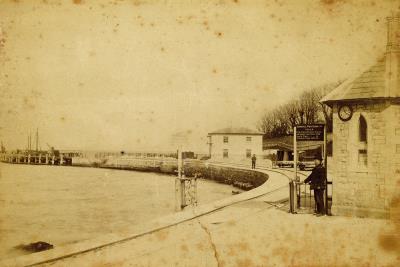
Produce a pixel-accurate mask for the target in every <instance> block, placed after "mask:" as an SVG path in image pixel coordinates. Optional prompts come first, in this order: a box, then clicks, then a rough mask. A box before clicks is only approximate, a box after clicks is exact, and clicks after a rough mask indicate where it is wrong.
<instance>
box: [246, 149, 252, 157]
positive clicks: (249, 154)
mask: <svg viewBox="0 0 400 267" xmlns="http://www.w3.org/2000/svg"><path fill="white" fill-rule="evenodd" d="M246 158H251V149H246Z"/></svg>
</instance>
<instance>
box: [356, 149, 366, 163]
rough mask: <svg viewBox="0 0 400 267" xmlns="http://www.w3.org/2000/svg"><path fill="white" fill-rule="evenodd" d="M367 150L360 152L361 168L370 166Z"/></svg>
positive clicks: (359, 161)
mask: <svg viewBox="0 0 400 267" xmlns="http://www.w3.org/2000/svg"><path fill="white" fill-rule="evenodd" d="M367 155H368V154H367V150H366V149H360V150H358V164H359V165H360V166H367V164H368V157H367Z"/></svg>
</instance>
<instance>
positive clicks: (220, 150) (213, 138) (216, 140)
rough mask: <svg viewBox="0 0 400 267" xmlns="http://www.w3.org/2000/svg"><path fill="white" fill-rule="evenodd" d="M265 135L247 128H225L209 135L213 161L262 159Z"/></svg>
mask: <svg viewBox="0 0 400 267" xmlns="http://www.w3.org/2000/svg"><path fill="white" fill-rule="evenodd" d="M262 142H263V134H262V133H260V132H257V131H254V130H251V129H247V128H224V129H220V130H217V131H214V132H211V133H209V134H208V144H209V154H210V156H211V160H215V161H228V162H244V161H246V162H247V161H250V160H251V157H252V155H253V154H255V155H256V156H257V160H261V159H262Z"/></svg>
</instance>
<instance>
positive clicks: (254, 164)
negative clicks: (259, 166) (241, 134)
mask: <svg viewBox="0 0 400 267" xmlns="http://www.w3.org/2000/svg"><path fill="white" fill-rule="evenodd" d="M256 161H257V157H256V154H253V156H252V157H251V168H252V169H255V168H256Z"/></svg>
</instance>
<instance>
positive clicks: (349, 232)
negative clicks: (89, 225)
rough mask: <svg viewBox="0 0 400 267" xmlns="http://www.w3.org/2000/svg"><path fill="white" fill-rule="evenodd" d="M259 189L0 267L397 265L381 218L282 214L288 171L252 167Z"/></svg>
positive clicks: (389, 227) (395, 252)
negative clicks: (260, 175)
mask: <svg viewBox="0 0 400 267" xmlns="http://www.w3.org/2000/svg"><path fill="white" fill-rule="evenodd" d="M258 171H262V172H266V173H267V174H268V175H269V180H268V182H266V183H265V184H263V185H261V186H260V187H258V188H256V189H253V190H250V191H247V192H244V193H242V194H239V195H234V196H232V197H229V198H227V199H223V200H220V201H216V202H214V203H211V204H209V205H203V206H199V207H197V208H195V209H188V210H185V211H183V212H179V213H176V214H171V215H169V216H166V217H163V218H160V219H158V220H156V221H152V222H150V223H147V224H146V225H142V226H141V227H135V229H132V232H131V235H129V236H120V235H118V234H115V235H106V236H102V237H99V238H97V239H95V240H89V241H86V242H81V243H77V244H75V245H70V246H65V247H58V248H55V249H53V250H48V251H45V252H41V253H36V254H31V255H27V256H23V257H20V258H16V259H12V260H8V261H2V262H0V266H90V267H93V266H95V267H100V266H104V267H105V266H107V267H113V266H115V267H116V266H185V267H187V266H193V267H202V266H204V267H209V266H211V267H213V266H218V267H224V266H225V267H226V266H238V267H245V266H246V267H252V266H266V267H269V266H400V259H399V257H398V250H396V249H393V248H392V247H390V246H389V244H386V243H385V242H384V240H386V239H383V238H382V237H385V236H390V235H393V229H395V228H394V227H396V225H393V223H391V222H389V221H386V220H378V219H365V218H346V217H337V216H329V217H328V216H323V217H314V216H312V215H310V214H297V215H293V214H290V213H288V212H287V206H286V205H285V201H286V200H287V196H288V193H289V190H288V185H287V184H288V178H290V177H292V175H293V173H292V172H290V171H289V170H279V171H278V170H271V169H264V170H258Z"/></svg>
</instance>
